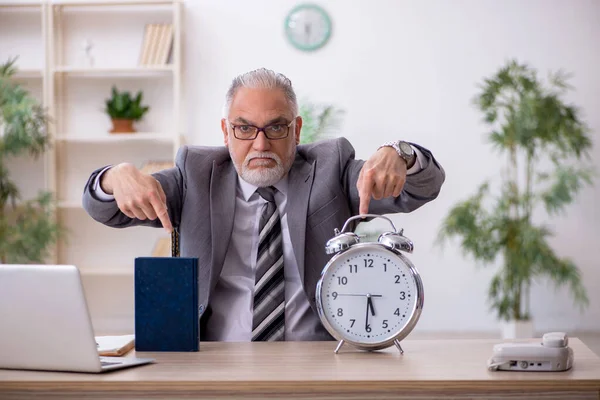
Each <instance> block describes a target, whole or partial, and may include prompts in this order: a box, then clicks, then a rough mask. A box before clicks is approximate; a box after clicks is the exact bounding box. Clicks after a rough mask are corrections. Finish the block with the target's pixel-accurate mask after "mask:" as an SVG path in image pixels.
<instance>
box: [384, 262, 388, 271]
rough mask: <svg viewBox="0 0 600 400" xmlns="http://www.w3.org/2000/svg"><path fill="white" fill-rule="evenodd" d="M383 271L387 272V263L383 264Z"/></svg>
mask: <svg viewBox="0 0 600 400" xmlns="http://www.w3.org/2000/svg"><path fill="white" fill-rule="evenodd" d="M383 272H387V264H385V263H384V264H383Z"/></svg>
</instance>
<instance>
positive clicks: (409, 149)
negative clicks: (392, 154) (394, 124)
mask: <svg viewBox="0 0 600 400" xmlns="http://www.w3.org/2000/svg"><path fill="white" fill-rule="evenodd" d="M399 146H400V150H402V152H403V153H404V154H406V155H412V154H413V153H414V150H413V148H412V147H411V146H410V144H409V143H406V142H400V143H399Z"/></svg>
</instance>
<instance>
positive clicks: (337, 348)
mask: <svg viewBox="0 0 600 400" xmlns="http://www.w3.org/2000/svg"><path fill="white" fill-rule="evenodd" d="M343 345H344V341H343V340H340V342H339V343H338V345H337V347H336V348H335V350H334V353H335V354H337V353H338V351H340V349H341V348H342V346H343Z"/></svg>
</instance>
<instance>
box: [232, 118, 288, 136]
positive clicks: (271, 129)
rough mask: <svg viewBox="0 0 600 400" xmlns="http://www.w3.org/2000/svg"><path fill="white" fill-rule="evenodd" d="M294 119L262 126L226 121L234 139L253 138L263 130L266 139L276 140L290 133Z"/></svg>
mask: <svg viewBox="0 0 600 400" xmlns="http://www.w3.org/2000/svg"><path fill="white" fill-rule="evenodd" d="M294 121H295V120H294ZM294 121H292V122H290V123H289V124H272V125H267V126H263V127H262V128H259V127H258V126H254V125H234V124H232V123H231V122H229V121H227V122H229V125H230V126H231V129H233V136H235V138H236V139H240V140H254V139H256V137H257V136H258V133H259V132H263V133H264V134H265V136H266V137H267V139H270V140H278V139H285V138H286V137H288V134H289V133H290V127H291V126H292V124H293V123H294Z"/></svg>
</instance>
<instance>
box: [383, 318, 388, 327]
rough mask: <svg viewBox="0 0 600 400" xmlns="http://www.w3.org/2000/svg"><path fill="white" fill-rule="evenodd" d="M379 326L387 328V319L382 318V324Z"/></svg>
mask: <svg viewBox="0 0 600 400" xmlns="http://www.w3.org/2000/svg"><path fill="white" fill-rule="evenodd" d="M381 327H382V328H383V329H385V328H387V327H388V322H387V319H384V320H383V324H382V325H381Z"/></svg>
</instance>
